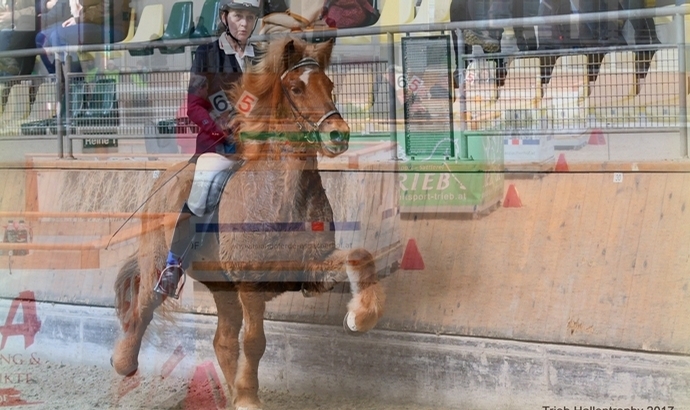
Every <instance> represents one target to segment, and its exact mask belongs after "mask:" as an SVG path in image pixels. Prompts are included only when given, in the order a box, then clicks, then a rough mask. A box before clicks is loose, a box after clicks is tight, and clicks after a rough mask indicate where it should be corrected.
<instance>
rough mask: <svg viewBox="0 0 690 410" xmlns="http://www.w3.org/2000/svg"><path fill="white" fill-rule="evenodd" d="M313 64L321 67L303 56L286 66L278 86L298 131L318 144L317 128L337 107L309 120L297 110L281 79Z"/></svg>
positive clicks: (316, 62)
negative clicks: (290, 110)
mask: <svg viewBox="0 0 690 410" xmlns="http://www.w3.org/2000/svg"><path fill="white" fill-rule="evenodd" d="M314 65H315V66H316V67H318V68H321V66H320V65H319V62H318V61H316V60H315V59H313V58H311V57H305V58H303V59H301V60H300V61H298V62H297V64H295V65H294V66H292V67H290V68H288V69H287V70H285V72H284V73H283V74H281V75H280V86H281V88H282V89H283V94H284V95H285V97H286V98H287V100H288V102H289V103H290V108H292V113H293V115H294V116H295V120H296V122H297V128H299V129H300V131H303V132H305V133H306V134H307V136H306V140H307V142H309V143H319V144H320V143H321V142H322V141H321V135H320V133H319V129H320V128H321V125H322V124H323V122H324V121H326V120H327V119H328V118H330V117H332V116H334V115H336V114H338V115H339V114H340V112H338V110H337V109H334V110H331V111H328V112H327V113H325V114H324V115H322V116H321V118H319V120H318V121H316V122H311V121H309V119H308V118H307V117H305V116H304V114H302V112H301V111H300V110H299V108H297V105H296V104H295V101H294V100H293V99H292V97H290V93H288V91H287V90H286V89H285V84H283V79H284V78H285V76H286V75H288V73H290V72H292V71H295V70H297V69H298V68H301V67H306V66H314ZM300 118H301V121H300ZM305 123H306V124H307V125H308V126H309V127H308V128H307V127H305V125H304V124H305Z"/></svg>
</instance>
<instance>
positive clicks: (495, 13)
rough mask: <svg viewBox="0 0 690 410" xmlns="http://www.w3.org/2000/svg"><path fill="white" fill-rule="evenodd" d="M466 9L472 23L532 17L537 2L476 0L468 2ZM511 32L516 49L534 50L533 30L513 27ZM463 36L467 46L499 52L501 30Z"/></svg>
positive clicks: (535, 13)
mask: <svg viewBox="0 0 690 410" xmlns="http://www.w3.org/2000/svg"><path fill="white" fill-rule="evenodd" d="M466 7H467V10H468V15H469V19H470V20H472V21H477V20H501V19H508V18H513V17H514V18H521V17H533V16H536V15H537V11H538V8H539V0H478V1H468V2H467V6H466ZM513 31H514V33H515V41H516V43H517V46H518V49H520V50H521V51H524V50H534V49H536V39H535V35H534V29H533V28H531V27H522V26H515V27H514V28H513ZM463 36H464V37H465V42H466V43H467V44H469V45H479V46H481V47H482V49H483V50H484V51H485V52H487V53H494V52H497V51H500V50H501V39H502V37H503V29H502V28H499V29H491V30H465V31H464V32H463Z"/></svg>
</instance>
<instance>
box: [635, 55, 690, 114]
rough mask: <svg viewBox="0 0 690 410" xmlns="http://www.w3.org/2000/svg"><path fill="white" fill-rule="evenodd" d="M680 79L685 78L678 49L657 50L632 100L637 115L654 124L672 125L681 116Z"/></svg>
mask: <svg viewBox="0 0 690 410" xmlns="http://www.w3.org/2000/svg"><path fill="white" fill-rule="evenodd" d="M681 75H685V74H681V73H680V71H679V67H678V49H676V48H669V49H662V50H658V51H657V52H656V53H655V54H654V57H653V58H652V61H651V64H650V66H649V71H648V72H647V76H646V78H645V79H644V80H642V81H641V82H640V92H639V94H638V95H637V96H635V99H634V102H633V104H634V106H635V107H636V109H637V111H638V112H639V113H640V114H642V115H645V116H647V117H650V118H652V119H654V120H655V121H664V122H672V123H675V121H677V119H678V115H679V113H680V96H679V95H678V84H680V76H681ZM686 92H687V90H686Z"/></svg>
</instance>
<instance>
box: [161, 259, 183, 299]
mask: <svg viewBox="0 0 690 410" xmlns="http://www.w3.org/2000/svg"><path fill="white" fill-rule="evenodd" d="M180 279H182V283H181V284H180ZM186 282H187V272H185V270H184V269H182V266H181V265H168V266H166V267H165V269H163V270H162V271H161V273H160V275H159V276H158V283H156V287H154V288H153V290H154V291H155V292H156V293H160V294H161V295H164V296H169V297H171V298H173V299H178V298H179V297H180V293H181V292H182V288H184V284H185V283H186Z"/></svg>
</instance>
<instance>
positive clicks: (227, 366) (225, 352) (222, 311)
mask: <svg viewBox="0 0 690 410" xmlns="http://www.w3.org/2000/svg"><path fill="white" fill-rule="evenodd" d="M207 286H208V288H209V290H210V291H211V293H212V294H213V299H214V301H215V302H216V309H217V310H218V326H217V327H216V335H215V337H214V338H213V348H214V350H215V352H216V358H217V359H218V364H219V365H220V368H221V370H222V371H223V376H225V381H226V382H227V383H228V389H229V390H230V396H231V397H236V395H237V391H236V389H235V378H236V376H237V363H238V359H239V355H240V342H239V334H240V329H241V328H242V306H241V305H240V298H239V295H238V292H237V289H235V286H234V285H233V284H225V283H222V284H220V285H219V284H218V283H213V284H211V283H209V284H207Z"/></svg>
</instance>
